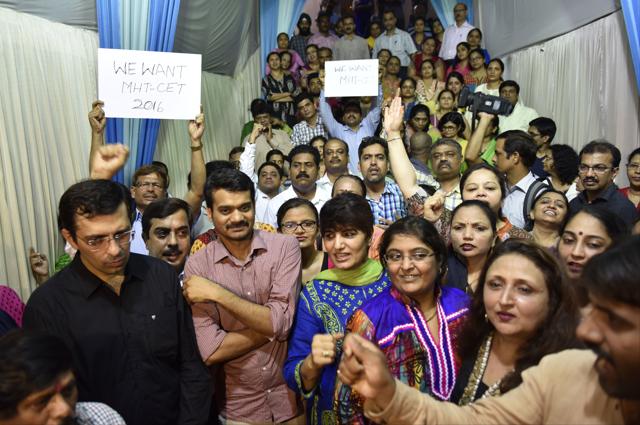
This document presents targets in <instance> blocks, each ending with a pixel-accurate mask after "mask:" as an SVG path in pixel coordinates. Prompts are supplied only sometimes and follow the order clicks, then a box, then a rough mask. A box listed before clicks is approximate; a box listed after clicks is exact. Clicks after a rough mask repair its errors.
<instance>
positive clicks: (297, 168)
mask: <svg viewBox="0 0 640 425" xmlns="http://www.w3.org/2000/svg"><path fill="white" fill-rule="evenodd" d="M289 164H290V166H289V176H290V177H291V186H290V187H289V188H288V189H287V190H285V191H284V192H282V193H280V194H279V195H278V196H276V197H275V198H273V199H272V200H271V201H270V202H269V207H268V208H267V214H266V220H265V222H266V223H268V224H271V225H272V226H273V227H276V228H277V225H278V220H277V215H278V209H280V207H281V206H282V204H284V203H285V202H286V201H288V200H289V199H292V198H305V199H308V200H309V201H311V203H312V204H313V205H314V206H315V207H316V209H317V210H318V212H320V209H321V208H322V206H323V205H324V204H325V202H327V201H328V200H329V199H331V190H327V189H326V188H324V187H322V186H318V184H317V182H316V181H317V180H318V170H319V169H320V153H319V152H318V151H317V149H316V148H314V147H313V146H311V145H299V146H296V147H295V148H293V149H292V150H291V152H290V153H289Z"/></svg>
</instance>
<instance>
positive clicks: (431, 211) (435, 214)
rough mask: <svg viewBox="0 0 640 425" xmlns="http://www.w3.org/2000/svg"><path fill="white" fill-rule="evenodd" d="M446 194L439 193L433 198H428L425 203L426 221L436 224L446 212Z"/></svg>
mask: <svg viewBox="0 0 640 425" xmlns="http://www.w3.org/2000/svg"><path fill="white" fill-rule="evenodd" d="M444 201H445V194H444V192H442V191H437V192H436V193H434V194H433V195H432V196H430V197H428V198H427V200H426V201H424V211H423V215H424V218H425V220H428V221H430V222H431V223H435V222H436V221H438V220H439V219H440V217H441V216H442V213H443V212H444Z"/></svg>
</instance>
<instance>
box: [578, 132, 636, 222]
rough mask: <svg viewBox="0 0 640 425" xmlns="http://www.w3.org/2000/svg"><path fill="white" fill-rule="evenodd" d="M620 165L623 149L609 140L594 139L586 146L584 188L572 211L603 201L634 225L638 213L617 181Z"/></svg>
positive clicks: (580, 171)
mask: <svg viewBox="0 0 640 425" xmlns="http://www.w3.org/2000/svg"><path fill="white" fill-rule="evenodd" d="M619 167H620V150H619V149H618V148H617V147H615V146H614V145H612V144H611V143H609V142H607V141H606V140H604V139H598V140H594V141H592V142H589V143H588V144H587V145H586V146H585V147H584V148H582V150H581V151H580V165H579V166H578V177H579V178H580V182H581V183H582V186H583V187H584V190H583V191H582V192H580V194H579V195H578V196H576V197H575V198H574V199H573V200H572V201H571V202H570V203H569V210H570V212H571V214H572V215H573V214H576V213H577V212H578V211H580V210H581V209H582V208H583V207H584V206H585V205H589V204H603V205H604V206H605V207H606V208H607V209H608V210H610V211H613V212H614V213H616V214H618V216H620V218H622V220H623V221H624V222H625V223H626V224H627V226H629V227H631V226H633V224H634V223H635V221H636V219H637V217H638V212H637V211H636V208H635V207H634V205H633V203H632V202H631V201H629V200H628V199H627V198H625V197H624V196H623V195H622V194H621V193H620V192H619V191H618V186H617V185H616V184H615V183H614V181H613V180H614V179H615V178H616V176H617V175H618V171H619Z"/></svg>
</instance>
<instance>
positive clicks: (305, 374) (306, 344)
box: [284, 193, 389, 424]
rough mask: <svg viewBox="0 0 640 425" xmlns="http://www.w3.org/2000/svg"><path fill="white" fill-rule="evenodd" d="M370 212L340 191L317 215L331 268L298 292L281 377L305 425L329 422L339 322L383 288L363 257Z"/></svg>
mask: <svg viewBox="0 0 640 425" xmlns="http://www.w3.org/2000/svg"><path fill="white" fill-rule="evenodd" d="M373 224H374V223H373V214H372V213H371V208H370V207H369V203H368V202H367V200H366V199H364V197H362V196H357V195H354V194H352V193H345V194H342V195H338V196H337V197H335V198H333V199H331V200H329V201H328V202H327V203H326V204H325V205H324V206H323V207H322V210H321V211H320V231H321V234H322V240H323V244H324V247H325V250H326V251H327V252H328V254H329V257H330V259H331V261H332V262H333V264H334V268H332V269H329V270H325V271H323V272H321V273H320V274H319V275H317V276H316V277H315V278H314V279H313V280H312V281H311V282H309V283H307V285H306V286H305V288H304V289H303V290H302V293H301V294H300V299H299V301H298V310H297V312H296V319H295V322H294V324H293V331H292V333H291V336H290V339H289V353H288V356H287V360H286V362H285V365H284V377H285V380H286V381H287V384H288V385H289V387H290V388H291V389H293V390H294V391H296V392H297V393H298V394H301V395H302V397H303V398H304V399H306V400H307V409H306V414H307V423H308V424H326V423H331V424H333V423H335V422H336V420H337V419H336V417H335V414H334V411H333V394H334V389H335V383H336V372H337V369H338V363H339V360H340V355H341V352H342V338H343V336H344V327H345V323H346V322H347V320H348V319H349V317H350V316H351V314H352V313H353V312H354V310H356V309H357V308H359V307H360V306H361V305H362V304H363V303H364V302H365V301H367V300H369V299H372V298H374V297H375V296H377V295H378V294H380V293H381V292H383V291H384V290H385V289H386V288H387V287H388V286H389V280H388V278H387V274H386V273H385V271H384V269H383V267H382V265H381V264H380V263H379V262H377V261H374V260H370V259H368V257H367V253H368V248H369V244H370V242H371V234H372V229H373Z"/></svg>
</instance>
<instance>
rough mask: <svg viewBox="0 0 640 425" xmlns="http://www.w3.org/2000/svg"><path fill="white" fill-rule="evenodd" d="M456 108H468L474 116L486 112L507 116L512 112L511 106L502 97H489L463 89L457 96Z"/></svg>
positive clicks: (466, 88)
mask: <svg viewBox="0 0 640 425" xmlns="http://www.w3.org/2000/svg"><path fill="white" fill-rule="evenodd" d="M458 107H459V108H469V111H470V112H473V115H474V116H475V115H476V114H477V113H478V112H486V113H488V114H493V115H509V114H510V113H511V112H512V111H513V105H512V104H511V103H510V102H509V101H508V100H507V99H505V98H504V97H498V96H490V95H488V94H484V93H479V92H478V93H471V92H470V91H469V88H468V87H465V88H463V89H462V91H461V92H460V95H459V96H458Z"/></svg>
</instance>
